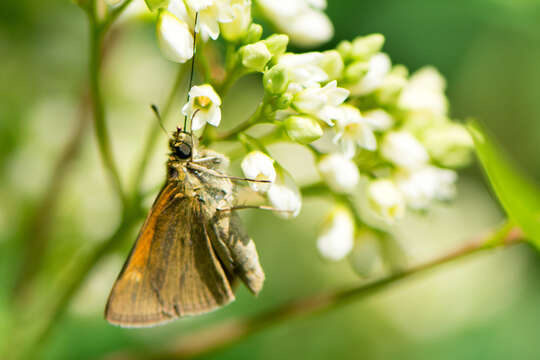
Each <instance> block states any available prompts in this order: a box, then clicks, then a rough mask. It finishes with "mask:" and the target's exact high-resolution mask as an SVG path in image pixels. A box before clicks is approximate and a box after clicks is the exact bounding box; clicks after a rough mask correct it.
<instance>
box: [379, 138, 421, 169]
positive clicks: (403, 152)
mask: <svg viewBox="0 0 540 360" xmlns="http://www.w3.org/2000/svg"><path fill="white" fill-rule="evenodd" d="M381 155H382V156H383V157H384V158H385V159H387V160H389V161H390V162H392V163H394V164H395V165H397V166H398V167H401V168H404V169H408V170H414V169H418V168H420V167H422V166H424V165H425V164H426V163H427V162H428V160H429V155H428V153H427V151H426V149H425V148H424V146H423V145H422V144H421V143H420V142H419V141H418V140H416V138H415V137H414V136H413V135H411V134H410V133H409V132H407V131H393V132H389V133H387V134H386V135H385V137H384V138H383V141H382V144H381Z"/></svg>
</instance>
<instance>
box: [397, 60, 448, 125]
mask: <svg viewBox="0 0 540 360" xmlns="http://www.w3.org/2000/svg"><path fill="white" fill-rule="evenodd" d="M445 88H446V82H445V80H444V78H443V77H442V75H441V74H440V73H439V72H438V71H437V70H436V69H435V68H433V67H425V68H422V69H420V70H418V71H417V72H416V73H414V74H413V75H412V76H411V78H410V80H409V82H408V83H407V85H406V86H405V88H404V89H403V90H402V92H401V95H400V97H399V100H398V105H399V106H400V107H401V108H403V109H406V110H415V111H428V112H430V113H432V114H433V115H445V114H446V113H447V111H448V100H447V99H446V96H445V95H444V90H445Z"/></svg>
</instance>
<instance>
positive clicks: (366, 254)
mask: <svg viewBox="0 0 540 360" xmlns="http://www.w3.org/2000/svg"><path fill="white" fill-rule="evenodd" d="M379 241H380V239H379V237H378V236H377V234H375V233H374V232H373V231H371V230H368V229H363V230H362V231H360V233H359V234H358V236H357V237H356V241H355V245H354V248H353V249H352V251H351V254H350V256H349V260H350V262H351V265H352V268H353V270H354V271H356V273H357V274H358V275H359V276H361V277H363V278H369V277H373V276H374V275H375V274H377V273H378V271H382V269H383V260H382V257H381V248H380V244H379Z"/></svg>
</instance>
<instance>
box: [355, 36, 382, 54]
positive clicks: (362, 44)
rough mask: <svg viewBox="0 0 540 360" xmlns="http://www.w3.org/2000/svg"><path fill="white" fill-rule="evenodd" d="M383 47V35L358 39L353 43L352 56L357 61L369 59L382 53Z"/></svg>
mask: <svg viewBox="0 0 540 360" xmlns="http://www.w3.org/2000/svg"><path fill="white" fill-rule="evenodd" d="M383 45H384V36H383V35H381V34H371V35H368V36H362V37H357V38H356V39H354V41H353V43H352V49H351V56H352V57H353V58H355V59H357V60H366V59H369V58H370V57H371V56H372V55H373V54H376V53H378V52H379V51H381V49H382V47H383Z"/></svg>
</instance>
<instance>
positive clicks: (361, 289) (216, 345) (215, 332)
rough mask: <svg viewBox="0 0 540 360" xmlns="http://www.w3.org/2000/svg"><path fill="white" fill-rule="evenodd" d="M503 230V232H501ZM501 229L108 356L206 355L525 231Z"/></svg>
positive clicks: (517, 238) (148, 359) (511, 240)
mask: <svg viewBox="0 0 540 360" xmlns="http://www.w3.org/2000/svg"><path fill="white" fill-rule="evenodd" d="M501 231H503V233H502V234H501ZM501 231H494V232H490V233H489V234H488V235H484V236H481V237H478V238H476V239H473V240H472V241H470V242H468V243H466V244H465V245H463V246H461V247H459V248H457V249H456V250H453V251H451V252H449V253H447V254H445V255H443V256H441V257H438V258H436V259H434V260H432V261H429V262H427V263H424V264H421V265H417V266H414V267H412V268H410V269H408V270H405V271H403V272H400V273H396V274H393V275H390V276H388V277H385V278H382V279H380V280H377V281H374V282H372V283H369V284H367V285H365V284H364V285H360V286H357V287H352V288H348V289H342V290H337V291H331V292H325V293H320V294H315V295H311V296H307V297H304V298H300V299H297V300H293V301H291V302H289V303H286V304H283V305H279V306H278V307H277V308H275V309H271V310H269V311H267V312H264V313H262V314H258V315H255V316H252V317H247V318H244V319H234V320H228V321H225V322H224V323H221V324H218V325H214V326H212V327H210V328H206V329H203V330H200V331H196V332H194V333H191V334H190V335H189V336H185V337H183V338H182V339H180V340H179V341H177V342H176V344H175V345H174V346H173V347H171V348H170V349H168V350H166V351H164V352H159V353H150V354H144V355H141V354H133V353H124V354H116V355H115V356H114V357H112V358H111V357H109V358H108V359H111V360H112V359H114V360H121V359H122V360H127V359H130V360H133V359H145V360H159V359H168V360H171V359H191V358H195V357H199V356H201V355H205V354H208V353H211V352H214V351H216V350H219V349H222V348H224V347H227V346H230V345H233V344H235V343H237V342H239V341H241V340H242V339H244V338H246V337H248V336H250V335H253V334H254V333H256V332H259V331H261V330H264V329H266V328H269V327H271V326H274V325H278V324H280V323H282V322H284V321H288V320H291V319H292V318H296V317H300V316H306V315H313V314H317V313H321V312H324V311H328V310H331V309H334V308H337V307H339V306H342V305H345V304H347V303H349V302H351V301H353V300H358V299H361V298H363V297H366V296H369V295H372V294H374V293H376V292H379V291H381V290H385V289H387V288H389V287H390V286H391V285H393V284H395V283H397V282H399V281H401V280H404V279H407V278H410V277H412V276H414V275H418V274H420V273H424V272H425V271H427V270H430V269H433V268H435V267H438V266H439V265H443V264H446V263H449V262H452V261H455V260H458V259H463V258H465V257H467V256H470V255H472V254H476V253H478V252H481V251H483V250H487V249H492V248H495V247H499V246H509V245H514V244H518V243H520V242H521V239H522V237H523V233H522V232H521V229H519V228H515V227H514V228H509V227H504V228H503V230H501ZM494 238H499V241H498V242H497V243H493V239H494Z"/></svg>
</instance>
